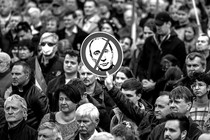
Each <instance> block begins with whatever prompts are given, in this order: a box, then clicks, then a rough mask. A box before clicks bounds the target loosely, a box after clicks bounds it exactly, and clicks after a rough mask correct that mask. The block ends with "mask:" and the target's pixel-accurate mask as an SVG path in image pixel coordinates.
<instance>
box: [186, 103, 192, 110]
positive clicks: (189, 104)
mask: <svg viewBox="0 0 210 140" xmlns="http://www.w3.org/2000/svg"><path fill="white" fill-rule="evenodd" d="M191 108H192V102H188V103H187V110H188V111H190V109H191Z"/></svg>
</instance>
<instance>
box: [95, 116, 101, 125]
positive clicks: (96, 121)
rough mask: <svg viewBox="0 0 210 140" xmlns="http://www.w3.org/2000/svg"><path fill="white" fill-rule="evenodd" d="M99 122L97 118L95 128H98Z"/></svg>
mask: <svg viewBox="0 0 210 140" xmlns="http://www.w3.org/2000/svg"><path fill="white" fill-rule="evenodd" d="M99 121H100V119H99V118H98V119H96V120H95V126H96V127H97V126H98V124H99Z"/></svg>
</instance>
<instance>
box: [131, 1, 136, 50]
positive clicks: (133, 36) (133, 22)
mask: <svg viewBox="0 0 210 140" xmlns="http://www.w3.org/2000/svg"><path fill="white" fill-rule="evenodd" d="M135 3H136V0H133V3H132V5H133V8H132V26H131V38H132V40H133V45H132V50H134V49H136V30H137V27H136V26H137V25H136V21H137V15H136V6H135Z"/></svg>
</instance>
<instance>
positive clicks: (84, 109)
mask: <svg viewBox="0 0 210 140" xmlns="http://www.w3.org/2000/svg"><path fill="white" fill-rule="evenodd" d="M76 116H79V117H84V116H87V117H90V119H91V120H92V121H93V122H95V123H96V122H98V121H99V111H98V109H97V108H96V106H94V105H93V104H92V103H85V104H83V105H80V106H79V107H78V108H77V110H76Z"/></svg>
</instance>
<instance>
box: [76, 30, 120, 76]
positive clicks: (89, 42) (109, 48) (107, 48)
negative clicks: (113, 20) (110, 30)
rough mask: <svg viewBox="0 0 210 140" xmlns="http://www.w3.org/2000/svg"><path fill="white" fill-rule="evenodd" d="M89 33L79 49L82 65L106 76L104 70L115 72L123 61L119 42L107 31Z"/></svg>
mask: <svg viewBox="0 0 210 140" xmlns="http://www.w3.org/2000/svg"><path fill="white" fill-rule="evenodd" d="M91 35H92V36H91ZM91 35H89V36H88V37H87V38H86V39H85V40H84V41H83V44H82V47H81V51H80V52H81V58H82V61H83V63H84V65H85V66H86V67H87V68H88V69H89V70H90V71H91V72H93V73H94V74H96V75H99V76H106V71H108V72H109V73H110V74H113V73H115V72H116V71H117V70H118V69H119V68H120V67H121V65H122V61H123V52H122V48H121V47H120V44H119V42H118V41H117V40H116V39H115V38H114V37H113V36H111V35H109V34H107V33H102V32H97V33H93V34H91Z"/></svg>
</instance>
